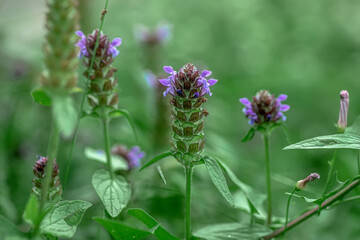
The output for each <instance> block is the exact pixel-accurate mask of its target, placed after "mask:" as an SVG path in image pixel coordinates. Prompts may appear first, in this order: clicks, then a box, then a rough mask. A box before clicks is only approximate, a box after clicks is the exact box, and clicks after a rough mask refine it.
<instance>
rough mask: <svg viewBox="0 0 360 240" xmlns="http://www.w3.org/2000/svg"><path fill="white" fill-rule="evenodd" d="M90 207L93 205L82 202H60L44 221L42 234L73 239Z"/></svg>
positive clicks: (41, 227) (41, 229)
mask: <svg viewBox="0 0 360 240" xmlns="http://www.w3.org/2000/svg"><path fill="white" fill-rule="evenodd" d="M89 207H91V203H89V202H86V201H81V200H74V201H61V202H58V203H57V204H56V205H55V207H54V208H53V209H51V210H50V211H49V212H48V213H47V214H46V215H45V217H44V219H43V220H42V222H41V225H40V231H41V233H43V234H50V235H52V236H55V237H69V238H70V237H72V236H73V235H74V234H75V232H76V226H77V225H78V224H79V223H80V221H81V219H82V217H83V215H84V213H85V211H86V209H88V208H89Z"/></svg>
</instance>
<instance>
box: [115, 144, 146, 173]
mask: <svg viewBox="0 0 360 240" xmlns="http://www.w3.org/2000/svg"><path fill="white" fill-rule="evenodd" d="M111 151H112V153H113V154H115V155H119V156H121V157H122V158H124V159H125V160H126V162H127V163H128V167H129V170H131V169H133V168H136V167H139V166H140V165H141V159H143V158H144V157H145V152H142V151H141V150H140V147H139V146H134V147H132V148H131V149H130V150H128V149H127V148H126V147H125V146H123V145H117V146H114V147H113V148H112V150H111Z"/></svg>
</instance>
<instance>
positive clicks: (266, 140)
mask: <svg viewBox="0 0 360 240" xmlns="http://www.w3.org/2000/svg"><path fill="white" fill-rule="evenodd" d="M264 144H265V164H266V189H267V203H268V216H267V222H266V224H267V225H268V226H269V225H270V224H271V211H272V208H271V205H272V204H271V175H270V154H269V133H268V132H265V133H264Z"/></svg>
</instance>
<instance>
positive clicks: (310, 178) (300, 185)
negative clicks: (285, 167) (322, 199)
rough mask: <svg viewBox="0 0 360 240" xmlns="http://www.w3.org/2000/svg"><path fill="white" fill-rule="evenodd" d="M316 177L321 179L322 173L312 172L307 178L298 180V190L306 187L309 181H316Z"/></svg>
mask: <svg viewBox="0 0 360 240" xmlns="http://www.w3.org/2000/svg"><path fill="white" fill-rule="evenodd" d="M316 179H320V175H319V174H318V173H311V174H310V175H309V176H307V177H306V178H305V179H303V180H300V181H298V182H297V183H296V185H295V187H296V189H298V190H301V189H304V188H305V187H306V184H307V183H309V182H312V181H314V180H316Z"/></svg>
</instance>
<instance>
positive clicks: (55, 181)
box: [32, 157, 62, 201]
mask: <svg viewBox="0 0 360 240" xmlns="http://www.w3.org/2000/svg"><path fill="white" fill-rule="evenodd" d="M47 162H48V158H47V157H39V159H38V160H37V161H36V163H35V165H34V167H33V173H34V178H33V180H32V182H33V189H32V190H33V192H34V193H35V194H36V195H37V197H38V199H40V196H41V189H42V185H43V182H44V181H45V175H46V174H45V170H46V164H47ZM61 194H62V186H61V184H60V178H59V166H58V165H57V163H56V159H55V160H54V162H53V171H52V177H51V182H50V187H49V191H48V196H47V199H48V200H49V201H59V200H60V198H61Z"/></svg>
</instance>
